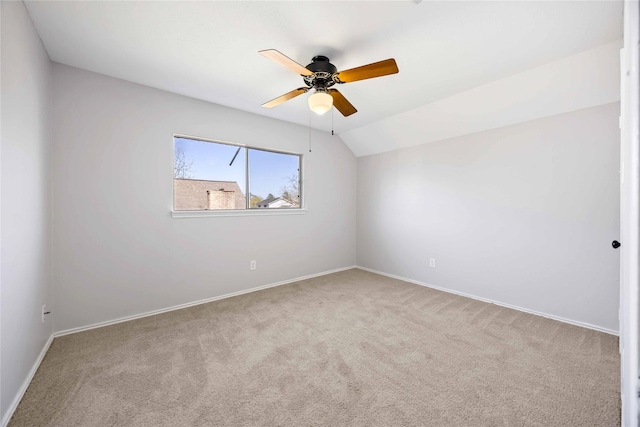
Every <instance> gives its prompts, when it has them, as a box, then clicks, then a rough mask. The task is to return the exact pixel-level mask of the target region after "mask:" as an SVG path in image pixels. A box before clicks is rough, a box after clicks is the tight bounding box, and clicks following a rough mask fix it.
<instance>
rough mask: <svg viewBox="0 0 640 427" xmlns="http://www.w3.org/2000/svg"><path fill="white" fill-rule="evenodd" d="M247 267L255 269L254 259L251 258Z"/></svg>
mask: <svg viewBox="0 0 640 427" xmlns="http://www.w3.org/2000/svg"><path fill="white" fill-rule="evenodd" d="M249 269H250V270H255V269H256V261H255V260H253V261H251V262H250V263H249Z"/></svg>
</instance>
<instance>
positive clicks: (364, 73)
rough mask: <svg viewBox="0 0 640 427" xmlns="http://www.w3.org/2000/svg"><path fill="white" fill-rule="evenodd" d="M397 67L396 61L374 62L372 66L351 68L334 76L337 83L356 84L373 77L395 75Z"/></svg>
mask: <svg viewBox="0 0 640 427" xmlns="http://www.w3.org/2000/svg"><path fill="white" fill-rule="evenodd" d="M397 72H398V65H397V64H396V60H395V59H393V58H391V59H385V60H384V61H380V62H374V63H373V64H369V65H363V66H362V67H357V68H352V69H350V70H345V71H339V72H338V73H337V74H336V78H337V79H338V83H349V82H357V81H358V80H366V79H372V78H374V77H382V76H388V75H389V74H396V73H397Z"/></svg>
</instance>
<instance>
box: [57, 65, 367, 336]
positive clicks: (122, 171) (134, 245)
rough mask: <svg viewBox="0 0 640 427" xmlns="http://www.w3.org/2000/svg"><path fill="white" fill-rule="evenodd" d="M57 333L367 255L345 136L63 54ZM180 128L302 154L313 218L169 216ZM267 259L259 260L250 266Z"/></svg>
mask: <svg viewBox="0 0 640 427" xmlns="http://www.w3.org/2000/svg"><path fill="white" fill-rule="evenodd" d="M53 76H54V111H55V113H54V136H55V142H54V153H53V167H54V184H53V187H54V195H55V196H54V197H55V203H54V208H53V210H54V215H53V230H54V237H53V251H54V264H53V265H54V289H55V294H56V306H55V311H56V313H55V315H56V317H55V330H56V331H62V330H67V329H70V328H75V327H82V326H87V325H91V324H94V323H97V322H103V321H109V320H114V319H118V318H121V317H124V316H130V315H136V314H141V313H145V312H149V311H151V310H157V309H163V308H166V307H171V306H175V305H178V304H183V303H189V302H193V301H198V300H201V299H206V298H211V297H215V296H219V295H224V294H227V293H231V292H237V291H241V290H244V289H249V288H253V287H256V286H261V285H266V284H271V283H275V282H279V281H283V280H287V279H293V278H296V277H302V276H305V275H310V274H315V273H320V272H324V271H328V270H332V269H337V268H343V267H348V266H352V265H354V264H355V245H356V242H355V237H356V235H355V218H356V193H355V192H356V169H357V168H356V158H355V157H354V156H353V154H352V153H351V152H350V151H349V149H348V148H347V147H346V146H345V145H344V144H343V143H342V141H341V140H340V139H339V138H338V137H332V136H330V135H328V134H327V133H324V132H317V131H314V132H313V135H312V149H313V151H312V152H311V153H309V152H308V145H309V130H308V129H307V128H305V127H303V126H298V125H293V124H290V123H285V122H280V121H276V120H273V119H269V118H266V117H261V116H257V115H254V114H250V113H245V112H241V111H238V110H234V109H231V108H226V107H222V106H218V105H213V104H209V103H206V102H202V101H197V100H194V99H191V98H187V97H183V96H179V95H175V94H171V93H168V92H163V91H160V90H156V89H152V88H149V87H144V86H140V85H137V84H133V83H128V82H125V81H122V80H117V79H114V78H110V77H106V76H103V75H99V74H95V73H91V72H87V71H82V70H79V69H75V68H70V67H67V66H63V65H59V64H54V69H53ZM174 132H177V133H182V134H187V135H194V136H200V137H207V138H212V139H219V140H224V141H231V142H236V143H242V144H248V145H253V146H258V147H264V148H272V149H280V150H285V151H291V152H297V153H302V154H303V155H304V158H303V175H304V178H305V186H304V197H305V202H306V207H307V208H308V213H307V214H306V215H282V216H257V217H246V216H243V217H215V218H189V219H185V218H180V219H173V218H171V216H170V211H171V208H172V194H173V193H172V191H173V138H172V135H173V133H174ZM250 260H256V261H257V265H258V269H257V270H256V271H250V270H249V261H250Z"/></svg>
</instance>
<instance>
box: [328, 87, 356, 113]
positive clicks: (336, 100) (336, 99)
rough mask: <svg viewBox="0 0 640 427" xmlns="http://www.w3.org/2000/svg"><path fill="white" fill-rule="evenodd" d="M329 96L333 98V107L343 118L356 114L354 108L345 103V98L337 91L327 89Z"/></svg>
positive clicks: (347, 102)
mask: <svg viewBox="0 0 640 427" xmlns="http://www.w3.org/2000/svg"><path fill="white" fill-rule="evenodd" d="M329 95H331V97H332V98H333V106H334V107H336V108H337V109H338V111H340V112H341V113H342V115H343V116H345V117H347V116H350V115H352V114H353V113H357V112H358V110H356V107H354V106H353V105H351V103H350V102H349V101H347V98H345V97H344V95H343V94H341V93H340V92H339V91H338V90H337V89H329Z"/></svg>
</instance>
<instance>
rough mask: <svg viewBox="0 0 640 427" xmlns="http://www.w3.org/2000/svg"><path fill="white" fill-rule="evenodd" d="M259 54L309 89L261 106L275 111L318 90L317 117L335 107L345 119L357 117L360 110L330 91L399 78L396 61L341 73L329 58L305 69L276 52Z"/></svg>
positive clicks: (319, 57)
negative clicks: (297, 77) (345, 85)
mask: <svg viewBox="0 0 640 427" xmlns="http://www.w3.org/2000/svg"><path fill="white" fill-rule="evenodd" d="M259 53H260V54H261V55H262V56H264V57H265V58H268V59H271V60H272V61H275V62H277V63H279V64H281V65H284V66H285V67H287V68H289V69H290V70H292V71H294V72H296V73H298V74H299V75H301V76H302V78H303V80H304V83H305V84H306V85H307V87H299V88H298V89H294V90H292V91H291V92H287V93H285V94H284V95H282V96H279V97H277V98H275V99H272V100H271V101H269V102H265V103H264V104H262V106H263V107H265V108H272V107H275V106H277V105H280V104H282V103H283V102H285V101H288V100H290V99H293V98H295V97H296V96H298V95H302V94H303V93H307V92H308V91H309V90H311V89H315V93H314V94H312V95H311V96H310V97H309V107H310V108H311V110H312V111H314V112H315V113H317V114H324V113H326V112H327V111H328V110H330V109H331V107H332V106H335V107H336V109H337V110H338V111H340V113H342V115H343V116H345V117H347V116H350V115H351V114H354V113H356V112H357V111H358V110H356V108H355V107H354V106H353V105H351V103H350V102H349V101H348V100H347V98H345V97H344V95H342V93H340V92H339V91H338V90H337V89H333V88H331V87H332V86H334V85H335V84H336V83H338V84H343V83H351V82H356V81H358V80H366V79H372V78H374V77H382V76H387V75H389V74H396V73H397V72H398V66H397V65H396V61H395V59H393V58H390V59H385V60H384V61H379V62H374V63H372V64H368V65H363V66H361V67H356V68H351V69H349V70H345V71H338V68H337V67H336V66H335V65H333V64H332V63H331V62H330V61H329V58H327V57H326V56H323V55H317V56H314V57H313V59H312V60H311V63H310V64H308V65H307V66H306V67H303V66H302V65H300V64H298V63H297V62H296V61H294V60H293V59H291V58H289V57H288V56H286V55H284V54H282V53H280V52H278V51H277V50H275V49H267V50H261V51H260V52H259ZM327 95H330V96H327Z"/></svg>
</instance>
